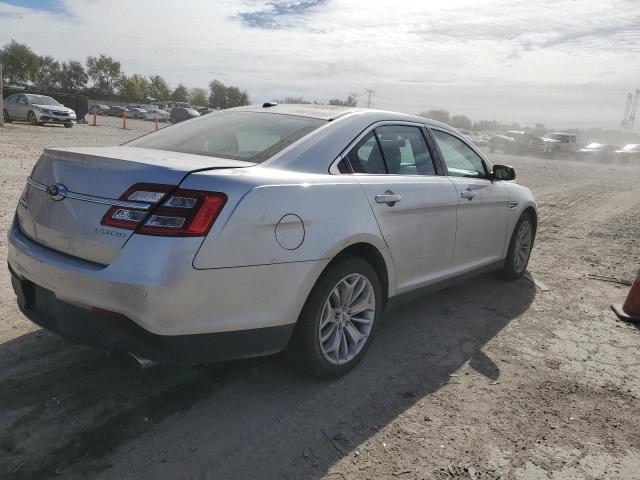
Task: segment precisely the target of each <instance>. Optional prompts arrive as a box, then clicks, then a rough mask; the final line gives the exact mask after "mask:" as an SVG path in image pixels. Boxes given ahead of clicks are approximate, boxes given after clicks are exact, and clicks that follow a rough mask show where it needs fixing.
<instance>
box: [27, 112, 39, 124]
mask: <svg viewBox="0 0 640 480" xmlns="http://www.w3.org/2000/svg"><path fill="white" fill-rule="evenodd" d="M27 120H29V123H30V124H31V125H36V124H37V123H38V122H37V120H36V114H35V113H33V112H29V115H27Z"/></svg>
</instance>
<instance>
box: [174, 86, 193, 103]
mask: <svg viewBox="0 0 640 480" xmlns="http://www.w3.org/2000/svg"><path fill="white" fill-rule="evenodd" d="M171 100H173V101H174V102H185V103H187V102H188V101H189V90H187V87H185V86H184V85H182V84H181V83H180V84H179V85H178V86H177V87H176V88H175V90H174V91H173V92H171Z"/></svg>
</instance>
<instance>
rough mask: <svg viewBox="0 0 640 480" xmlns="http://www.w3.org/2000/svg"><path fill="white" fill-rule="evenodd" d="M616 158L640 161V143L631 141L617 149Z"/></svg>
mask: <svg viewBox="0 0 640 480" xmlns="http://www.w3.org/2000/svg"><path fill="white" fill-rule="evenodd" d="M615 154H616V156H617V157H616V158H619V159H621V160H635V161H640V143H630V144H629V145H625V146H624V147H622V148H621V149H619V150H616V151H615Z"/></svg>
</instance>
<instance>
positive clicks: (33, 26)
mask: <svg viewBox="0 0 640 480" xmlns="http://www.w3.org/2000/svg"><path fill="white" fill-rule="evenodd" d="M34 1H35V0H34ZM61 5H62V7H61V10H62V11H63V12H64V13H63V14H61V13H59V12H50V11H47V10H46V9H44V10H43V9H37V8H26V7H18V6H16V5H10V4H8V3H6V2H2V1H1V0H0V44H4V43H6V42H8V41H9V40H10V39H11V38H15V39H16V40H17V41H20V42H24V43H27V44H29V45H30V46H31V47H32V48H33V49H34V50H35V51H36V52H37V53H39V54H50V55H53V56H54V57H56V58H57V59H60V60H66V59H68V58H78V59H84V58H85V57H86V56H88V55H97V54H100V53H104V54H107V55H110V56H112V57H114V58H116V59H118V60H120V61H121V63H122V65H123V68H124V70H125V71H127V72H129V73H135V72H137V73H142V74H145V75H151V74H156V73H160V74H162V75H163V76H165V77H166V78H167V80H168V81H169V82H170V83H171V84H172V85H176V84H177V83H178V82H182V83H184V84H186V85H188V86H191V87H196V86H206V85H207V84H208V82H209V81H210V80H212V79H213V78H218V79H219V80H222V81H223V82H226V83H231V84H234V85H238V86H240V87H241V88H244V89H247V90H248V91H249V93H250V94H251V97H252V99H253V100H254V101H256V102H262V101H265V100H271V99H273V98H281V97H284V96H299V95H303V96H305V97H306V98H309V99H318V100H322V101H326V100H327V99H329V98H334V97H341V98H345V97H346V96H347V95H348V94H349V92H363V91H364V89H365V88H371V89H373V90H375V92H376V93H375V95H374V98H373V101H374V104H375V106H377V107H380V108H388V109H395V110H401V111H407V112H419V111H422V110H426V109H431V108H446V109H448V110H450V111H452V112H454V113H465V114H467V115H469V116H470V117H472V118H476V119H479V118H496V119H498V120H504V121H524V122H530V123H535V122H538V121H541V122H547V123H555V124H560V123H565V124H567V125H570V124H573V123H576V122H585V121H588V122H591V123H592V124H594V125H602V126H615V125H618V123H619V121H620V117H621V116H622V112H623V110H624V102H625V98H626V93H627V91H629V90H631V89H632V88H635V87H636V86H637V83H638V78H640V61H638V60H639V58H638V52H640V38H639V33H638V27H639V26H640V11H638V10H637V8H636V9H634V8H633V6H634V3H633V2H627V1H624V0H611V1H609V2H601V1H599V0H593V1H587V0H584V1H583V0H580V1H571V0H556V1H551V0H539V1H537V2H529V1H527V2H522V1H509V2H507V1H504V0H448V1H447V2H439V3H433V2H417V1H408V0H407V1H404V0H396V1H394V2H371V1H370V0H298V1H262V0H231V1H225V2H222V1H220V2H191V3H187V4H185V3H182V2H176V1H172V0H155V1H154V2H152V3H150V2H131V1H126V0H91V1H87V0H63V1H62V4H61Z"/></svg>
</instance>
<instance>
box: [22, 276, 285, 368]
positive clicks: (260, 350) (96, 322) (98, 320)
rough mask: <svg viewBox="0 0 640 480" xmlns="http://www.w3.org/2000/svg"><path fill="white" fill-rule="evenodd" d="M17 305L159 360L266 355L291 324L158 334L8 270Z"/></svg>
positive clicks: (67, 330) (86, 339) (66, 333)
mask: <svg viewBox="0 0 640 480" xmlns="http://www.w3.org/2000/svg"><path fill="white" fill-rule="evenodd" d="M11 283H12V285H13V289H14V291H15V292H16V295H17V297H18V305H19V307H20V310H21V311H22V312H23V313H24V314H25V316H27V318H29V319H30V320H31V321H33V322H34V323H36V324H37V325H40V326H41V327H43V328H46V329H47V330H51V331H53V332H55V333H57V334H59V335H61V336H62V337H65V338H67V339H69V340H71V341H74V342H76V343H80V344H83V345H87V346H90V347H93V348H97V349H100V350H105V351H116V350H117V351H123V352H130V353H134V354H136V355H138V356H140V357H143V358H146V359H149V360H153V361H156V362H160V363H178V364H180V363H199V362H211V361H219V360H229V359H234V358H245V357H254V356H259V355H267V354H270V353H275V352H278V351H280V350H282V349H283V348H284V347H285V346H286V345H287V342H288V341H289V337H290V336H291V333H292V331H293V327H294V325H283V326H277V327H267V328H258V329H251V330H242V331H236V332H221V333H209V334H200V335H174V336H166V335H156V334H154V333H151V332H149V331H148V330H145V329H144V328H142V327H140V326H139V325H138V324H136V323H135V322H133V321H132V320H130V319H128V318H126V317H124V316H120V315H110V314H108V313H106V312H100V311H92V310H89V309H87V308H82V307H79V306H77V305H73V304H70V303H67V302H63V301H60V300H58V299H57V298H56V296H55V294H54V293H53V292H52V291H50V290H47V289H45V288H43V287H40V286H39V285H36V284H35V283H33V282H31V281H29V280H26V279H21V278H19V277H18V276H17V275H16V274H15V273H14V272H13V271H11Z"/></svg>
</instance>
